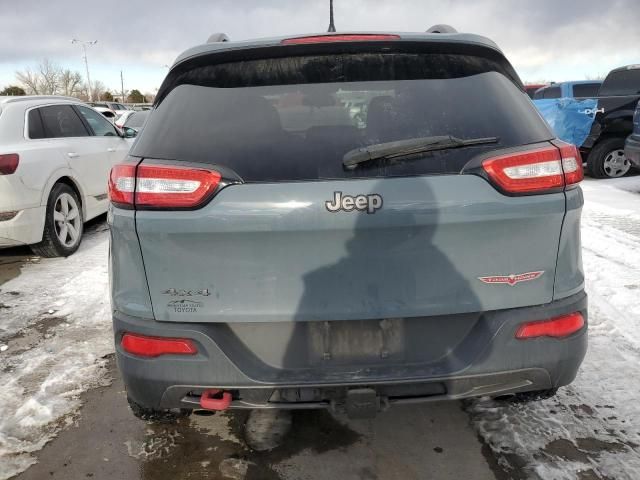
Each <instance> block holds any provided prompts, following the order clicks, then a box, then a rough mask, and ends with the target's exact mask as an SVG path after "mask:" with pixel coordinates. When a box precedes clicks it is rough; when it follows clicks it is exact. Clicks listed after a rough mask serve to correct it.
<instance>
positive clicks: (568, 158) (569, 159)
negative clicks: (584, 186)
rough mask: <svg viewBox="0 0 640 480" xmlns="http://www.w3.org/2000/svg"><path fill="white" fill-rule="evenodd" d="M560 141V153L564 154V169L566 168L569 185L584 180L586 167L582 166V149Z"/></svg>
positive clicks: (565, 174) (566, 181)
mask: <svg viewBox="0 0 640 480" xmlns="http://www.w3.org/2000/svg"><path fill="white" fill-rule="evenodd" d="M559 143H560V147H559V148H560V155H561V156H562V169H563V170H564V181H565V183H566V185H567V187H569V186H571V185H577V184H578V183H580V182H581V181H582V180H584V169H583V168H582V156H581V155H580V150H578V148H577V147H576V146H575V145H571V144H570V143H564V142H559Z"/></svg>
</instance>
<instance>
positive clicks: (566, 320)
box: [516, 312, 584, 340]
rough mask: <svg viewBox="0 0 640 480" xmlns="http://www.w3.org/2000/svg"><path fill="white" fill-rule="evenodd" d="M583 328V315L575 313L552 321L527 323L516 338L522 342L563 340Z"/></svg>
mask: <svg viewBox="0 0 640 480" xmlns="http://www.w3.org/2000/svg"><path fill="white" fill-rule="evenodd" d="M583 327H584V318H583V317H582V314H581V313H580V312H575V313H571V314H569V315H563V316H561V317H556V318H552V319H551V320H542V321H537V322H529V323H525V324H523V325H521V326H520V328H519V329H518V331H517V332H516V338H518V339H520V340H526V339H529V338H539V337H552V338H563V337H568V336H569V335H572V334H574V333H576V332H578V331H579V330H581V329H582V328H583Z"/></svg>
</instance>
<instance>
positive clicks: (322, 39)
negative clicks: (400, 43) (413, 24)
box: [280, 33, 400, 45]
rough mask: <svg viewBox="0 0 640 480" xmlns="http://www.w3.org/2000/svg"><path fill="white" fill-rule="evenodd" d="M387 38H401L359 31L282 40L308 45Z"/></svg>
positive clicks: (374, 40) (286, 42)
mask: <svg viewBox="0 0 640 480" xmlns="http://www.w3.org/2000/svg"><path fill="white" fill-rule="evenodd" d="M387 40H400V35H387V34H382V35H381V34H376V33H357V34H347V35H313V36H310V37H298V38H287V39H285V40H282V42H280V43H281V44H282V45H308V44H310V43H333V42H383V41H387Z"/></svg>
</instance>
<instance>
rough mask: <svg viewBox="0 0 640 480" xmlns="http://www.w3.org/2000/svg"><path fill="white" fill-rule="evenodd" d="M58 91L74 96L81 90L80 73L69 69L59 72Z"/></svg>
mask: <svg viewBox="0 0 640 480" xmlns="http://www.w3.org/2000/svg"><path fill="white" fill-rule="evenodd" d="M59 80H60V93H61V94H62V95H66V96H67V97H75V96H76V95H79V94H80V93H81V90H82V75H80V73H79V72H72V71H71V70H69V69H66V70H63V71H62V72H61V73H60V79H59Z"/></svg>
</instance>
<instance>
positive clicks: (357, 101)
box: [132, 53, 552, 182]
mask: <svg viewBox="0 0 640 480" xmlns="http://www.w3.org/2000/svg"><path fill="white" fill-rule="evenodd" d="M169 81H170V82H173V83H172V89H171V90H170V91H169V93H167V94H166V95H164V97H163V98H161V100H160V102H159V103H158V104H157V105H156V109H155V110H154V111H153V112H152V113H151V115H150V116H149V119H148V120H147V122H146V125H145V129H144V131H143V132H142V134H141V136H140V137H138V140H137V142H136V144H135V146H134V150H133V152H132V154H133V155H137V156H141V157H146V158H157V159H167V160H178V161H186V162H204V163H210V164H218V165H224V166H225V167H228V168H231V169H233V170H234V171H235V172H236V173H238V174H239V175H240V176H241V177H242V178H243V179H244V180H245V181H248V182H252V181H280V180H316V179H336V178H337V179H340V178H352V177H377V176H402V175H421V174H432V173H454V172H459V171H460V170H461V169H462V167H463V166H464V165H465V164H466V163H467V162H468V160H469V159H470V158H471V157H472V156H474V155H477V154H479V153H481V152H483V151H486V150H491V149H495V148H500V147H510V146H516V145H522V144H527V143H534V142H539V141H542V140H546V139H549V138H551V137H552V135H551V134H550V132H549V130H548V128H547V127H546V125H545V124H544V122H543V121H542V120H541V119H540V118H539V116H538V114H537V113H536V111H535V109H534V107H533V106H532V105H531V103H530V101H529V99H528V98H527V96H526V94H525V93H524V92H522V90H520V89H519V88H518V87H517V86H516V85H515V84H514V83H513V82H512V81H511V80H509V79H508V78H507V73H506V72H505V70H504V67H503V66H502V65H501V64H500V63H497V62H495V61H493V60H488V59H485V58H481V57H475V56H465V55H446V54H400V53H396V54H362V53H361V54H340V55H325V56H302V57H292V58H277V59H268V60H250V61H244V62H235V63H227V64H218V65H205V66H200V67H197V68H194V69H191V70H188V71H186V72H183V73H181V74H180V75H179V76H177V77H175V78H173V79H170V80H169ZM440 135H453V136H456V137H459V138H461V139H470V138H480V137H498V138H499V143H498V145H490V146H481V147H480V146H478V147H469V148H465V149H456V150H448V151H442V152H431V153H428V154H425V155H424V156H421V157H419V158H417V159H415V158H414V159H412V160H411V161H404V162H395V163H391V162H388V161H374V162H368V163H366V164H361V165H360V166H359V167H358V168H356V169H355V170H348V169H345V168H344V167H343V165H342V159H343V156H344V155H345V154H346V153H347V152H349V151H351V150H353V149H356V148H361V147H366V146H369V145H375V144H380V143H386V142H392V141H397V140H405V139H411V138H417V137H430V136H440Z"/></svg>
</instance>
